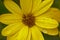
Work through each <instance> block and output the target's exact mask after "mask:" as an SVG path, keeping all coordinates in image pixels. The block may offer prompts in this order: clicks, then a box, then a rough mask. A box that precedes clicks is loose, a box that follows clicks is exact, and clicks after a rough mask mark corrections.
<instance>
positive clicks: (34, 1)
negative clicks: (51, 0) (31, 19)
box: [32, 0, 42, 11]
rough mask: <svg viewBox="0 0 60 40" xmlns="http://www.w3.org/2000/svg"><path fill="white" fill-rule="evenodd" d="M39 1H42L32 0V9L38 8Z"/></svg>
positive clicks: (40, 1)
mask: <svg viewBox="0 0 60 40" xmlns="http://www.w3.org/2000/svg"><path fill="white" fill-rule="evenodd" d="M41 3H42V0H33V4H32V5H33V6H32V11H33V10H36V8H38V7H39V5H40V4H41Z"/></svg>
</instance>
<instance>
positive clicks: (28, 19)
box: [22, 14, 35, 27]
mask: <svg viewBox="0 0 60 40" xmlns="http://www.w3.org/2000/svg"><path fill="white" fill-rule="evenodd" d="M22 22H23V23H24V24H25V25H27V26H28V27H32V26H34V25H35V16H33V15H32V14H27V15H23V19H22Z"/></svg>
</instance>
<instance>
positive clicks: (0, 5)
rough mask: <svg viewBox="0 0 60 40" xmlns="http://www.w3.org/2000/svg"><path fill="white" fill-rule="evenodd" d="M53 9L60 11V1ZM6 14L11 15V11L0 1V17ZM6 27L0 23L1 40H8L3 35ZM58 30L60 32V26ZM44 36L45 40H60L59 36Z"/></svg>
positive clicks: (56, 2) (54, 4)
mask: <svg viewBox="0 0 60 40" xmlns="http://www.w3.org/2000/svg"><path fill="white" fill-rule="evenodd" d="M14 2H16V3H17V4H18V5H19V1H17V0H14ZM19 6H20V5H19ZM52 7H54V8H58V9H60V0H55V1H54V3H53V5H52ZM5 13H9V11H8V10H7V9H6V8H5V6H4V4H3V0H0V15H1V14H5ZM6 26H7V25H5V24H3V23H0V40H6V37H4V36H2V35H1V31H2V29H3V28H4V27H6ZM58 29H59V30H60V25H59V28H58ZM43 35H44V38H45V40H60V38H59V36H58V35H57V36H49V35H47V34H43Z"/></svg>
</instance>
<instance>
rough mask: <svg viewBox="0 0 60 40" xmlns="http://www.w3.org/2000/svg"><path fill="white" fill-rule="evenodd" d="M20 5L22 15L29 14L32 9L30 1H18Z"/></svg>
mask: <svg viewBox="0 0 60 40" xmlns="http://www.w3.org/2000/svg"><path fill="white" fill-rule="evenodd" d="M20 5H21V8H22V11H23V12H24V13H29V12H30V11H31V8H32V0H20Z"/></svg>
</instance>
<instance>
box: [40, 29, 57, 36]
mask: <svg viewBox="0 0 60 40" xmlns="http://www.w3.org/2000/svg"><path fill="white" fill-rule="evenodd" d="M40 30H41V31H42V32H43V33H45V34H48V35H58V28H55V29H43V28H40Z"/></svg>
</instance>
